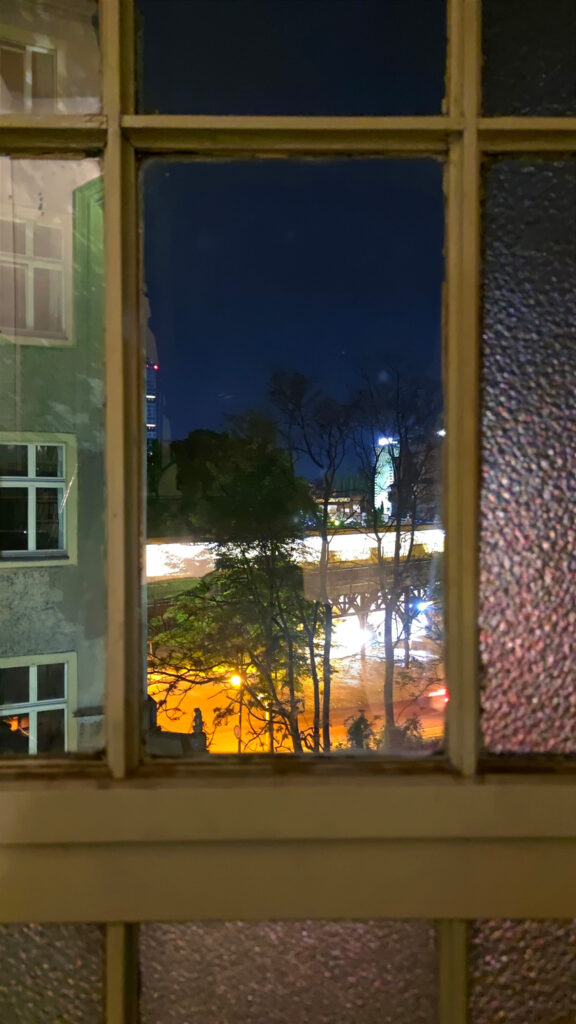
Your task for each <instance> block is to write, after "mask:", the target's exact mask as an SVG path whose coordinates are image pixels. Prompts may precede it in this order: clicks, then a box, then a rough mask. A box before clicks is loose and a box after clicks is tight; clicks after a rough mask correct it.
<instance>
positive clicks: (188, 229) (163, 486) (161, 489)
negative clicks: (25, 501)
mask: <svg viewBox="0 0 576 1024" xmlns="http://www.w3.org/2000/svg"><path fill="white" fill-rule="evenodd" d="M143 191H144V200H145V256H146V289H147V300H146V301H147V302H148V301H149V304H150V306H149V312H150V318H149V329H148V333H147V338H146V345H147V368H146V395H145V399H144V396H143V409H144V403H145V416H146V434H147V441H146V443H147V463H148V546H147V575H148V588H147V600H148V614H149V638H148V639H149V666H148V668H149V673H148V704H147V707H148V717H149V750H150V751H151V752H153V753H157V754H162V753H165V754H170V753H184V754H191V755H204V754H209V755H212V754H220V753H222V754H225V753H229V754H236V753H239V754H242V755H244V754H280V753H296V754H309V753H312V754H313V753H316V754H319V753H323V754H328V753H342V754H359V755H362V754H363V755H367V756H369V755H374V754H393V755H405V756H410V757H412V756H413V757H417V756H422V755H426V754H430V753H432V752H434V751H436V750H438V749H439V747H440V745H441V743H442V735H443V723H444V713H445V706H446V701H447V699H448V694H447V687H446V680H445V674H444V659H443V630H442V584H441V573H442V551H443V531H442V526H441V505H440V478H441V473H440V464H441V457H442V444H443V436H444V429H443V426H442V394H441V383H440V312H439V310H440V293H441V282H442V256H441V253H442V231H443V210H442V192H441V168H440V167H439V165H437V164H436V163H434V162H432V161H423V162H411V163H405V162H396V161H375V162H366V161H354V162H340V161H337V162H335V163H329V164H326V163H317V164H314V163H306V164H297V163H290V164H284V165H279V164H277V163H274V164H271V163H270V164H269V163H265V162H263V163H251V164H228V165H226V166H223V165H210V164H187V163H179V164H176V163H168V162H160V161H154V162H151V163H149V164H148V165H147V166H146V167H145V170H144V172H143ZM160 242H162V244H159V243H160Z"/></svg>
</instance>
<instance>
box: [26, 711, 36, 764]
mask: <svg viewBox="0 0 576 1024" xmlns="http://www.w3.org/2000/svg"><path fill="white" fill-rule="evenodd" d="M28 723H29V725H28V753H29V754H37V753H38V712H37V711H36V709H31V710H30V711H29V712H28Z"/></svg>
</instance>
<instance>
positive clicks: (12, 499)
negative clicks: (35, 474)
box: [0, 487, 28, 554]
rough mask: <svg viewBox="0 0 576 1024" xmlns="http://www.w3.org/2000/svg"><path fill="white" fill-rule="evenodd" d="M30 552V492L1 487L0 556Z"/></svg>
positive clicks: (24, 488)
mask: <svg viewBox="0 0 576 1024" xmlns="http://www.w3.org/2000/svg"><path fill="white" fill-rule="evenodd" d="M27 550H28V491H27V489H26V487H0V554H1V553H3V552H5V551H27Z"/></svg>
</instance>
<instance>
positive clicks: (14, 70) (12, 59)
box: [0, 28, 26, 113]
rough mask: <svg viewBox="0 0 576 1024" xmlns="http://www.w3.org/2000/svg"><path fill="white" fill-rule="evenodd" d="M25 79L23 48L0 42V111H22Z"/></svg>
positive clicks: (24, 53)
mask: <svg viewBox="0 0 576 1024" xmlns="http://www.w3.org/2000/svg"><path fill="white" fill-rule="evenodd" d="M0 31H1V28H0ZM25 78H26V51H25V48H24V47H23V46H11V45H10V44H9V43H4V42H0V111H5V112H8V113H12V112H13V111H16V110H23V109H24V96H25Z"/></svg>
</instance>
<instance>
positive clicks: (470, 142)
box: [0, 0, 576, 1024]
mask: <svg viewBox="0 0 576 1024" xmlns="http://www.w3.org/2000/svg"><path fill="white" fill-rule="evenodd" d="M100 13H101V19H100V25H101V47H102V69H103V79H102V86H103V113H102V114H101V115H60V116H58V115H51V116H39V117H32V116H17V115H2V116H0V139H1V141H2V146H1V147H0V148H1V149H2V152H4V153H8V154H14V155H16V156H17V155H20V154H21V155H26V156H27V157H30V156H33V155H37V156H38V157H43V158H46V156H47V155H50V154H53V155H54V156H55V157H56V156H61V155H62V154H63V153H68V154H71V155H74V156H75V157H76V158H78V157H80V156H82V155H93V154H94V152H98V151H102V150H104V151H105V157H104V179H105V198H106V202H105V226H106V353H107V369H106V391H107V406H106V428H107V463H106V469H107V529H108V549H107V566H108V582H109V588H108V662H107V696H106V727H107V751H106V758H105V759H103V760H102V761H100V762H97V761H94V760H85V761H83V760H78V761H75V762H74V763H73V764H69V765H67V764H65V763H63V762H60V763H54V762H50V761H48V760H35V761H34V762H30V763H27V762H26V763H24V762H16V761H14V762H7V763H6V764H5V765H4V766H3V767H2V768H1V774H0V821H1V822H2V830H1V833H0V882H1V884H2V900H1V905H2V909H1V911H0V917H1V919H2V921H5V922H26V921H30V920H35V921H100V922H104V923H106V926H107V954H106V993H107V994H106V1024H129V1022H134V1021H135V1020H136V1003H137V996H136V993H137V925H138V922H142V921H151V920H199V919H204V918H211V919H218V918H220V919H229V920H230V919H242V918H244V919H251V920H257V919H273V918H280V919H281V918H286V919H301V918H316V919H326V918H330V919H334V918H357V919H369V918H374V917H398V918H410V917H417V918H433V919H437V920H438V922H439V925H438V929H439V930H438V935H439V971H440V975H439V976H440V1011H439V1021H440V1024H457V1022H458V1024H462V1022H463V1021H466V1017H467V1011H466V1003H467V996H466V923H465V922H466V921H467V920H469V919H473V918H476V917H520V918H526V917H532V918H542V919H545V918H554V917H576V887H575V886H574V877H575V876H576V776H575V774H574V770H573V766H570V765H566V764H564V763H563V762H562V761H560V760H558V761H556V760H555V759H548V758H543V759H542V758H540V759H539V758H532V759H528V760H524V759H515V760H513V761H511V762H506V761H503V760H502V759H498V761H495V760H490V759H486V758H485V757H484V756H483V755H482V752H481V748H480V739H479V737H480V730H479V698H478V637H477V628H478V627H477V621H478V616H477V611H478V609H477V600H478V598H477V594H478V528H479V512H478V500H479V487H478V479H479V465H480V434H479V409H480V407H479V351H480V269H481V232H480V202H481V180H480V166H481V160H482V157H483V156H484V155H485V154H490V153H507V152H511V153H521V152H529V153H532V154H538V153H550V152H554V153H574V152H576V118H574V117H561V118H560V117H553V118H548V117H505V118H502V117H499V118H484V117H482V116H481V104H480V95H481V93H480V66H481V36H480V0H449V3H448V37H449V46H448V74H447V97H446V103H445V110H444V112H443V113H442V114H441V115H438V116H432V117H366V118H362V117H361V118H347V117H344V118H324V117H318V118H309V117H258V118H255V117H228V116H221V117H201V116H196V115H190V116H172V115H141V114H136V113H135V112H134V110H135V106H134V96H135V80H134V75H135V61H134V48H133V42H134V39H133V18H132V14H133V11H132V0H101V2H100ZM149 153H155V154H161V153H162V154H172V153H183V154H186V153H188V154H196V155H201V156H203V157H208V156H214V157H231V156H234V157H253V156H261V157H267V156H270V157H275V158H277V157H285V158H289V157H298V156H305V157H309V156H314V155H317V156H327V155H334V156H340V155H350V154H354V155H366V156H379V155H381V156H413V157H415V158H417V157H426V156H429V157H440V158H442V159H443V160H444V162H445V167H446V173H445V192H446V211H447V212H446V238H445V248H446V284H445V296H444V308H445V331H444V344H445V360H444V365H445V371H444V372H445V397H446V415H447V418H446V430H447V436H446V445H447V460H446V461H447V468H446V476H447V489H446V495H447V508H446V529H447V536H446V552H447V553H446V565H447V571H446V622H447V672H448V679H449V680H450V692H451V701H450V704H449V707H448V757H447V759H446V761H445V762H443V763H435V764H433V763H426V764H417V765H411V764H409V763H398V762H395V763H392V762H386V763H384V762H382V763H379V765H378V766H376V767H375V768H374V770H368V771H366V770H362V769H361V768H360V766H358V765H351V766H350V765H345V766H344V765H338V764H337V762H335V764H334V765H330V766H329V767H328V769H327V770H326V771H324V770H321V771H316V770H315V769H314V767H313V766H311V768H310V769H309V770H308V769H304V770H303V769H302V768H301V767H299V766H297V770H293V769H292V767H290V762H288V761H285V759H278V761H277V764H276V766H275V767H274V768H270V767H266V768H265V770H263V771H260V770H255V769H253V768H252V767H251V766H248V767H246V766H242V765H241V764H240V763H237V762H235V761H234V758H231V759H230V764H229V767H227V768H222V769H221V770H219V771H217V772H215V771H214V770H213V769H211V768H210V766H208V767H207V768H206V769H204V767H203V766H191V765H190V764H189V763H185V762H178V763H174V762H169V761H162V760H161V759H159V760H156V761H154V762H148V763H143V762H142V761H141V749H140V731H141V703H142V701H141V697H142V684H141V679H142V678H143V676H142V674H141V673H140V670H141V669H142V668H143V653H142V636H141V626H142V623H141V613H140V582H141V578H142V565H141V563H142V558H143V546H142V544H141V529H138V528H137V526H138V524H136V523H135V510H136V509H139V508H141V493H142V483H143V481H142V462H143V460H142V451H143V446H144V433H145V428H144V425H143V423H142V415H141V413H142V401H141V398H142V394H143V390H142V389H143V386H144V360H143V358H142V353H141V340H140V333H139V323H138V319H139V314H138V309H139V281H140V273H139V266H138V257H137V252H138V227H139V225H138V200H137V165H138V161H139V159H140V158H141V157H143V156H145V155H146V154H149ZM140 525H141V524H140ZM278 877H282V879H283V884H282V885H281V886H278V885H272V884H270V885H268V884H266V881H265V880H266V879H271V880H273V879H277V878H278ZM351 879H353V880H354V881H353V884H351V882H350V880H351Z"/></svg>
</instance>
